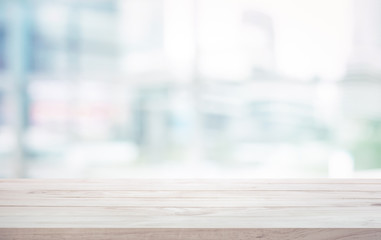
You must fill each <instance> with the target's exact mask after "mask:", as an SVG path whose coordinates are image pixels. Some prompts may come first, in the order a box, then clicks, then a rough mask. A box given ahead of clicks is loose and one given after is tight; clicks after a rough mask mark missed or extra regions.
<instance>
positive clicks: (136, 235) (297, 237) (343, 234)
mask: <svg viewBox="0 0 381 240" xmlns="http://www.w3.org/2000/svg"><path fill="white" fill-rule="evenodd" d="M0 233H1V234H0V240H10V239H12V240H25V239H28V240H184V239H186V240H380V239H381V231H380V230H378V229H316V228H313V229H203V228H201V229H189V228H186V229H174V228H170V229H157V228H154V229H141V228H140V229H119V228H113V229H110V228H97V229H89V228H85V229H81V228H69V229H67V228H54V229H32V228H24V229H15V228H11V229H1V230H0Z"/></svg>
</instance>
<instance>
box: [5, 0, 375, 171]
mask: <svg viewBox="0 0 381 240" xmlns="http://www.w3.org/2000/svg"><path fill="white" fill-rule="evenodd" d="M19 177H26V178H87V177H89V178H92V177H94V178H96V177H102V178H109V177H111V178H114V177H121V178H124V177H125V178H140V177H141V178H146V177H148V178H161V177H163V178H172V177H173V178H183V177H185V178H188V177H189V178H190V177H197V178H204V177H206V178H208V177H222V178H225V177H226V178H235V177H242V178H257V177H260V178H263V177H272V178H276V177H282V178H288V177H290V178H298V177H304V178H305V177H361V178H373V177H381V1H379V0H335V1H330V0H319V1H317V0H309V1H305V0H287V1H282V0H0V178H19Z"/></svg>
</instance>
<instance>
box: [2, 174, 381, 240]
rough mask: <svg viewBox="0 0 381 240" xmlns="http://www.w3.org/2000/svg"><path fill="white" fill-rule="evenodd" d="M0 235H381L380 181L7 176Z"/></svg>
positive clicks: (266, 239) (344, 238) (374, 239)
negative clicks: (111, 178) (32, 177)
mask: <svg viewBox="0 0 381 240" xmlns="http://www.w3.org/2000/svg"><path fill="white" fill-rule="evenodd" d="M0 239H14V240H16V239H42V240H43V239H94V240H97V239H144V240H150V239H169V240H171V239H211V240H212V239H216V240H217V239H222V240H224V239H242V240H243V239H263V240H274V239H286V240H287V239H295V240H307V239H308V240H310V239H311V240H315V239H316V240H317V239H323V240H334V239H335V240H352V239H353V240H354V239H359V240H360V239H361V240H363V239H365V240H381V180H378V179H369V180H366V179H354V180H337V179H336V180H333V179H324V180H323V179H319V180H313V179H308V180H290V179H288V180H281V179H279V180H257V179H251V180H240V179H229V180H227V179H225V180H218V179H213V180H207V179H199V180H189V179H182V180H173V179H160V180H150V179H139V180H138V179H123V180H36V179H27V180H25V179H24V180H21V179H19V180H17V179H15V180H0Z"/></svg>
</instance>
